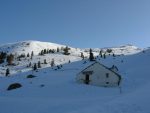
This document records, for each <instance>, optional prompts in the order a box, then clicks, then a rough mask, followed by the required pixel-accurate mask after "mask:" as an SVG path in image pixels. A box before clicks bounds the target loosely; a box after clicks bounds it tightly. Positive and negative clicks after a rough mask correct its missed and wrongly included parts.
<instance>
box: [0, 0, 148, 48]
mask: <svg viewBox="0 0 150 113" xmlns="http://www.w3.org/2000/svg"><path fill="white" fill-rule="evenodd" d="M0 39H1V41H0V44H4V43H9V42H16V41H22V40H40V41H50V42H54V43H61V44H67V45H70V46H74V47H81V48H85V47H108V46H109V47H110V46H118V45H123V44H134V45H136V46H139V47H148V46H150V0H0Z"/></svg>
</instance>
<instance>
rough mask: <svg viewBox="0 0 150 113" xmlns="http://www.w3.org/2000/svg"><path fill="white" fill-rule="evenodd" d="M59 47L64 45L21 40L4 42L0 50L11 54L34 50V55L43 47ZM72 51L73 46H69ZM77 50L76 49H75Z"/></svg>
mask: <svg viewBox="0 0 150 113" xmlns="http://www.w3.org/2000/svg"><path fill="white" fill-rule="evenodd" d="M61 47H66V46H65V45H60V44H55V43H51V42H40V41H22V42H17V43H11V44H5V45H2V46H0V51H4V52H8V53H13V54H16V53H17V54H22V53H25V54H27V53H31V52H32V51H34V53H35V55H38V54H39V52H40V51H41V50H43V49H55V50H56V49H57V48H60V49H61ZM71 49H72V51H73V50H75V48H71ZM76 50H78V49H76Z"/></svg>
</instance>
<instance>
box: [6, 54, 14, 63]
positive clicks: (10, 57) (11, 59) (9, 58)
mask: <svg viewBox="0 0 150 113" xmlns="http://www.w3.org/2000/svg"><path fill="white" fill-rule="evenodd" d="M13 60H14V55H13V54H10V55H8V56H7V62H8V65H12V64H13Z"/></svg>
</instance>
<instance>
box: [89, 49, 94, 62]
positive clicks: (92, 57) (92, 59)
mask: <svg viewBox="0 0 150 113" xmlns="http://www.w3.org/2000/svg"><path fill="white" fill-rule="evenodd" d="M89 60H90V61H94V55H93V53H92V49H90V56H89Z"/></svg>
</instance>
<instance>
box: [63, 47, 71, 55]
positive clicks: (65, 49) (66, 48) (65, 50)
mask: <svg viewBox="0 0 150 113" xmlns="http://www.w3.org/2000/svg"><path fill="white" fill-rule="evenodd" d="M69 50H70V48H68V46H66V47H65V48H64V50H63V51H64V55H69V54H70V53H69Z"/></svg>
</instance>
